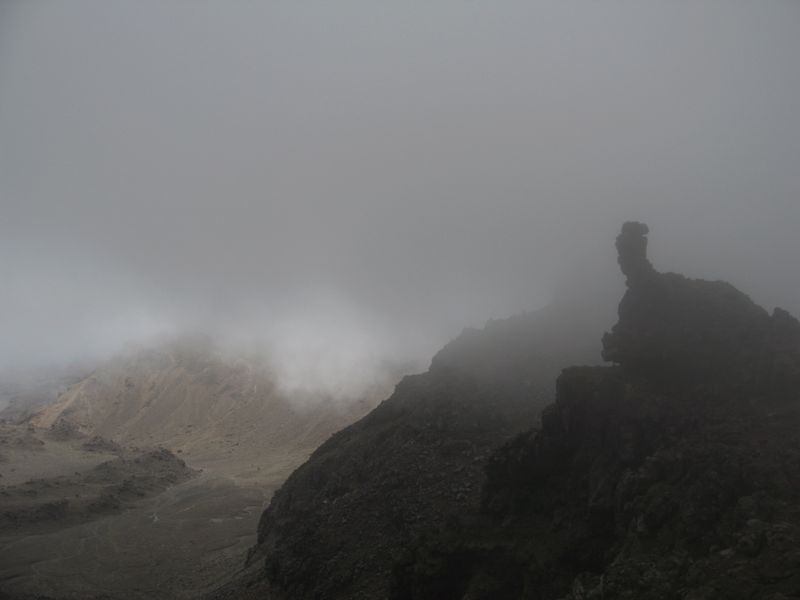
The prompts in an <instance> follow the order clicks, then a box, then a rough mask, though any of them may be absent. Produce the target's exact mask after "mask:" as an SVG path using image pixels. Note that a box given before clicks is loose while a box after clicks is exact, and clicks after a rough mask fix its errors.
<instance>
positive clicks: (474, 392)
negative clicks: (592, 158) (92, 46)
mask: <svg viewBox="0 0 800 600" xmlns="http://www.w3.org/2000/svg"><path fill="white" fill-rule="evenodd" d="M581 308H582V307H581V306H580V305H571V304H567V303H565V304H563V305H554V306H550V307H547V308H545V309H542V310H540V311H537V312H533V313H528V314H523V315H519V316H517V317H513V318H510V319H506V320H499V321H492V322H490V323H489V324H487V326H486V327H485V328H484V329H483V330H480V331H479V330H467V331H465V332H464V333H463V334H462V335H461V336H460V337H458V338H457V339H456V340H454V341H453V342H451V343H450V344H449V345H447V346H446V347H445V348H444V349H443V350H442V351H441V352H439V353H438V354H437V355H436V356H435V357H434V359H433V361H432V364H431V367H430V369H429V371H428V372H427V373H424V374H421V375H415V376H410V377H406V378H404V379H403V380H402V382H401V383H400V384H399V385H398V386H397V388H396V389H395V392H394V394H393V395H392V396H391V397H390V398H389V399H388V400H386V401H384V402H383V403H382V404H381V405H380V406H378V407H377V408H376V409H375V410H373V411H372V412H371V413H370V414H369V415H368V416H366V417H365V418H363V419H362V420H361V421H359V422H357V423H355V424H354V425H351V426H350V427H348V428H346V429H344V430H342V431H340V432H339V433H337V434H336V435H334V436H333V437H332V438H331V439H330V440H328V441H327V442H326V443H324V444H323V445H322V446H321V447H320V448H319V449H317V450H316V451H315V452H314V453H313V455H312V456H311V458H310V459H309V461H308V462H307V463H306V464H304V465H303V466H302V467H300V468H299V469H298V470H297V471H295V472H294V473H293V474H292V476H291V477H290V478H289V480H288V481H287V482H286V483H285V484H284V485H283V486H282V487H281V489H280V490H279V491H278V492H277V493H276V494H275V496H274V497H273V499H272V502H271V504H270V507H269V509H268V510H267V511H266V512H265V513H264V514H263V516H262V518H261V522H260V524H259V528H258V544H257V546H256V547H255V548H254V549H253V550H252V553H251V557H250V560H249V565H250V573H249V574H248V575H247V576H246V577H245V578H244V580H240V581H237V582H233V583H231V584H229V585H228V586H226V587H225V588H224V589H222V590H220V591H218V592H217V593H216V594H215V595H214V597H215V598H242V597H248V598H249V597H253V598H256V597H264V596H263V594H267V593H269V594H272V595H273V596H275V597H278V598H283V597H285V598H298V599H300V598H382V597H386V595H387V594H388V593H389V582H390V575H391V570H392V566H393V565H394V564H395V562H396V561H397V560H398V559H399V558H400V557H401V556H402V553H403V550H404V549H405V548H406V547H407V546H408V545H409V544H410V543H412V541H413V540H414V539H416V537H417V536H419V535H421V534H423V533H425V532H429V531H432V530H435V529H437V528H439V527H441V526H443V525H444V524H445V523H446V522H447V521H448V520H449V519H452V518H453V517H454V516H455V515H459V514H461V513H463V512H465V511H467V510H469V509H470V507H472V506H474V505H476V504H477V502H478V501H479V498H480V490H481V485H482V482H483V479H484V468H485V465H486V461H487V459H488V457H489V456H490V455H491V453H492V451H493V450H495V449H496V447H497V446H498V445H500V444H501V443H502V442H503V441H505V440H507V439H508V438H509V437H511V436H513V435H514V434H516V433H518V432H520V431H522V430H524V429H525V428H527V427H529V426H530V424H531V423H533V422H534V421H535V419H536V418H537V416H538V413H539V411H540V410H541V408H542V407H543V406H545V405H546V404H547V403H548V402H549V401H550V400H551V398H552V395H553V391H554V388H553V386H554V382H555V379H556V377H557V375H558V373H559V372H560V370H561V369H562V368H563V367H564V366H566V365H569V364H571V363H574V362H588V363H592V362H597V360H598V359H599V349H600V348H599V343H598V340H599V336H600V333H601V332H602V329H603V326H604V325H603V324H602V321H601V319H600V318H598V314H596V311H595V310H592V309H590V308H586V309H585V310H582V309H581ZM584 308H585V306H584ZM267 590H269V591H267ZM270 597H271V596H270Z"/></svg>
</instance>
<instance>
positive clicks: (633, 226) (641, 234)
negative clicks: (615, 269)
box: [617, 221, 655, 286]
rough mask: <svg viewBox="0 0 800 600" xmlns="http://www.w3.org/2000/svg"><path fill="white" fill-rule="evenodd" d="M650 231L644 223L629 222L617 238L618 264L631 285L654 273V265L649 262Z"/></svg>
mask: <svg viewBox="0 0 800 600" xmlns="http://www.w3.org/2000/svg"><path fill="white" fill-rule="evenodd" d="M649 232H650V229H649V228H648V227H647V225H645V224H644V223H639V222H637V221H628V222H626V223H625V224H624V225H623V226H622V231H621V232H620V234H619V235H618V236H617V253H618V254H619V256H618V258H617V262H618V263H619V266H620V268H621V269H622V272H623V273H624V274H625V277H627V278H628V279H627V283H628V285H629V286H630V284H631V283H632V282H633V281H635V280H637V279H639V278H641V277H643V276H646V275H648V274H650V273H654V272H655V269H653V265H652V264H650V261H649V260H647V234H648V233H649Z"/></svg>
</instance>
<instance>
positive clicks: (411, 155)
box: [0, 1, 800, 388]
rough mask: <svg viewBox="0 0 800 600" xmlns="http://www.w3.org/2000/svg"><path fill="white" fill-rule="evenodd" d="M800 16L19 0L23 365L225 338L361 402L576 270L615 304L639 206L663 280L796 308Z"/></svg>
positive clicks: (11, 69)
mask: <svg viewBox="0 0 800 600" xmlns="http://www.w3.org/2000/svg"><path fill="white" fill-rule="evenodd" d="M798 23H800V5H798V4H797V3H794V2H773V3H769V4H766V5H765V4H763V3H751V2H744V1H742V2H731V1H726V2H693V3H658V4H656V3H634V2H604V3H577V2H575V3H573V2H505V3H502V4H500V5H498V4H490V3H478V2H437V3H434V4H430V3H424V4H423V3H398V4H395V5H392V6H386V5H384V4H381V3H378V4H376V3H370V2H336V3H321V2H320V3H295V2H269V3H254V2H224V3H222V2H146V1H145V2H142V1H140V2H129V3H121V2H114V3H109V2H105V1H97V2H88V1H76V2H70V3H32V2H24V1H17V2H14V1H6V2H3V3H2V4H0V280H2V282H3V294H2V295H0V331H2V332H3V335H2V336H0V369H3V368H9V367H12V366H35V365H41V364H45V363H58V362H62V363H63V362H67V361H75V360H87V359H91V360H96V359H100V358H102V357H104V356H107V355H109V354H110V353H113V352H115V351H117V350H118V349H119V348H121V347H122V346H123V345H124V344H125V343H127V342H130V341H144V340H148V339H152V338H154V337H157V336H163V335H178V334H180V333H181V332H185V331H195V330H202V331H207V332H210V333H212V334H214V335H216V336H218V337H220V338H223V339H224V340H226V343H228V344H229V345H236V344H239V343H241V344H242V345H248V344H254V343H262V344H266V345H268V346H269V347H270V348H272V349H273V351H274V354H275V356H278V357H280V359H276V360H278V368H279V369H280V370H281V371H282V373H283V374H284V381H285V382H286V385H288V386H289V387H290V388H291V386H292V385H298V386H302V385H304V382H305V383H307V382H309V381H313V382H317V383H319V382H322V383H323V384H324V383H326V382H330V383H331V385H333V386H342V385H345V382H346V381H348V380H353V379H358V378H360V379H363V378H365V377H366V376H368V374H369V373H370V372H375V371H378V370H380V369H382V368H383V366H382V365H384V366H385V365H386V364H387V362H388V363H391V364H399V363H403V362H411V363H413V364H420V365H424V364H425V363H426V362H427V361H428V360H429V359H430V356H431V355H432V353H433V352H434V351H435V350H436V349H437V348H438V347H439V346H441V345H442V343H444V342H446V341H447V340H448V339H449V338H450V337H452V336H453V335H455V334H456V333H457V332H458V331H459V330H460V329H461V328H463V327H466V326H475V325H480V324H481V323H482V322H484V321H485V320H486V319H488V318H492V317H504V316H507V315H510V314H514V313H517V312H520V311H523V310H527V309H533V308H537V307H540V306H543V305H545V304H547V303H548V302H549V301H550V300H551V299H552V298H553V297H554V295H555V294H556V290H558V289H563V288H564V287H565V286H566V287H571V288H573V289H574V288H575V287H576V286H577V287H580V285H578V284H576V282H579V283H580V284H581V285H583V284H584V283H585V284H586V288H585V289H587V290H591V289H593V288H592V286H593V285H596V284H599V285H610V286H613V287H614V289H618V290H619V294H620V295H621V293H622V289H623V282H622V278H621V276H620V275H619V274H618V272H617V266H616V254H615V252H614V248H613V240H614V236H615V235H616V233H617V231H618V229H619V226H620V224H621V223H622V222H623V221H625V220H629V219H635V220H641V221H645V222H647V223H648V224H649V225H650V228H651V230H652V232H653V236H652V241H651V246H650V249H651V250H650V254H651V257H652V259H653V262H654V263H655V266H656V267H657V268H659V269H663V270H674V271H679V272H682V273H685V274H686V275H688V276H690V277H704V278H722V279H726V280H728V281H730V282H732V283H733V284H734V285H736V286H738V287H740V288H741V289H743V290H745V291H747V292H748V293H750V294H751V295H752V296H753V298H754V299H755V300H756V301H757V302H760V303H762V304H764V305H766V306H768V307H772V306H775V305H780V306H783V307H785V308H788V309H790V310H794V311H798V309H800V288H798V286H797V281H799V280H800V263H798V261H797V257H798V256H800V236H798V235H797V226H798V224H800V170H798V165H800V120H799V119H798V118H797V107H798V106H800V70H798V69H797V64H796V63H797V57H798V56H800V36H798V35H797V26H798ZM588 293H591V292H588ZM610 325H611V323H609V326H610ZM315 385H316V383H315Z"/></svg>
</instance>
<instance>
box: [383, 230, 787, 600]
mask: <svg viewBox="0 0 800 600" xmlns="http://www.w3.org/2000/svg"><path fill="white" fill-rule="evenodd" d="M646 234H647V228H646V226H644V225H641V224H638V223H627V224H626V225H625V226H624V227H623V231H622V233H621V235H620V236H619V238H618V240H617V249H618V251H619V262H620V266H621V268H622V270H623V272H624V274H625V275H626V277H627V286H628V291H627V293H626V294H625V297H624V298H623V300H622V302H621V304H620V307H619V322H618V324H617V325H616V326H615V327H614V328H613V329H612V331H611V332H610V333H609V334H607V335H606V336H605V338H604V340H603V345H604V357H605V358H606V359H608V360H611V361H613V362H615V363H617V365H616V366H611V367H595V368H571V369H567V370H566V371H565V372H564V373H563V374H562V375H561V377H560V378H559V381H558V386H557V394H556V402H555V404H553V405H551V406H549V407H548V408H547V409H546V410H545V411H544V414H543V416H542V421H541V427H540V428H539V429H537V430H531V431H528V432H526V433H524V434H521V435H520V436H518V437H517V438H516V439H514V440H513V441H511V442H509V443H508V444H506V445H505V446H504V447H503V448H502V449H500V450H499V451H498V452H496V453H495V454H494V455H493V456H492V457H491V459H490V460H489V464H488V467H487V479H486V482H485V484H484V486H483V490H482V494H481V502H480V504H479V505H476V506H475V510H474V512H473V513H472V514H470V515H467V516H464V517H463V518H460V519H457V520H453V521H451V522H450V523H448V524H446V525H445V527H442V528H440V529H439V530H438V531H437V532H435V533H432V534H430V535H428V536H426V537H425V538H423V537H420V538H418V539H417V541H416V543H413V544H410V545H409V549H408V554H407V555H406V557H405V558H404V559H403V560H401V561H399V562H398V564H397V565H396V566H395V570H394V577H393V587H392V594H391V596H392V597H393V598H398V599H399V598H415V599H416V598H431V599H433V598H436V599H442V598H470V599H477V598H482V599H483V598H485V599H489V598H492V599H512V598H514V599H516V598H537V599H538V598H553V599H556V598H559V599H563V600H586V599H590V598H597V599H600V598H602V599H606V600H607V599H617V598H619V599H623V598H630V599H633V598H636V599H645V600H647V599H652V600H662V599H663V600H666V599H673V598H675V599H682V600H700V599H712V598H713V599H716V598H726V599H733V600H739V599H741V600H745V599H748V600H749V599H771V600H779V599H788V598H800V508H799V507H800V433H798V432H800V410H798V409H800V394H799V393H798V389H800V388H798V384H800V324H798V322H797V321H796V320H795V319H794V318H793V317H791V316H790V315H788V313H786V312H785V311H782V310H780V309H776V310H775V311H774V312H773V313H772V314H771V315H770V314H768V313H767V312H766V311H765V310H763V309H762V308H760V307H758V306H757V305H755V304H754V303H753V302H752V301H751V300H750V299H749V298H748V297H747V296H745V295H744V294H742V293H741V292H739V291H738V290H736V289H735V288H733V287H732V286H730V285H728V284H726V283H722V282H709V281H701V280H691V279H687V278H685V277H682V276H680V275H675V274H661V273H658V272H657V271H656V270H655V269H654V268H653V267H652V265H651V264H650V262H649V261H648V259H647V256H646V246H647V240H646V237H645V236H646Z"/></svg>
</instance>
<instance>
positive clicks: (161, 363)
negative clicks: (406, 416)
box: [30, 336, 385, 464]
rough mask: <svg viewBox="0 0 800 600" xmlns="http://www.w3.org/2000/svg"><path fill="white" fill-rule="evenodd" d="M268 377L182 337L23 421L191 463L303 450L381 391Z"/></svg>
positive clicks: (131, 356) (117, 363)
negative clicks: (294, 387) (152, 449)
mask: <svg viewBox="0 0 800 600" xmlns="http://www.w3.org/2000/svg"><path fill="white" fill-rule="evenodd" d="M274 381H275V380H274V376H273V374H272V373H270V372H269V370H268V369H266V368H264V367H263V365H261V364H259V363H254V362H248V361H245V360H242V359H239V360H231V359H228V358H226V357H224V356H223V355H222V354H221V353H220V352H219V350H217V348H216V347H215V346H214V344H213V343H212V342H211V341H210V340H209V339H207V338H205V337H202V336H189V337H185V338H181V339H178V340H174V341H172V342H170V343H168V344H165V345H163V346H161V347H156V348H146V349H140V350H138V351H135V352H132V353H128V354H124V355H121V356H119V357H117V358H115V359H114V360H112V361H110V362H109V363H107V364H105V365H103V366H102V367H100V368H98V369H97V370H96V371H95V372H94V373H92V374H91V375H90V376H88V377H86V378H85V379H83V380H82V381H80V382H79V383H77V384H76V385H74V386H72V387H71V388H69V389H68V390H67V391H66V392H65V393H63V394H62V395H61V396H60V397H59V399H58V400H57V401H56V402H55V403H53V404H51V405H49V406H47V407H45V408H44V409H42V410H40V411H39V412H38V413H37V414H35V415H34V416H33V417H32V418H31V419H30V423H31V424H33V425H34V426H36V427H42V428H56V429H58V428H66V429H74V430H76V431H77V432H79V433H81V434H85V435H92V436H102V437H105V438H108V439H113V440H115V441H117V442H119V443H121V444H133V445H146V446H154V445H158V446H164V447H167V448H170V449H171V450H173V451H180V452H182V453H184V455H185V456H187V457H188V458H190V459H192V461H193V462H194V463H197V462H199V463H208V462H209V461H225V460H227V459H228V458H231V459H232V460H235V461H238V462H240V463H242V464H245V463H247V462H248V459H252V461H251V462H259V463H261V462H263V459H264V456H265V455H269V454H298V453H300V454H301V455H302V453H307V452H310V451H311V450H312V449H313V448H315V447H316V446H318V445H319V444H320V443H321V442H322V441H324V440H325V439H326V438H327V437H328V436H329V435H330V434H331V433H333V432H334V431H337V430H338V429H341V428H342V427H344V426H345V425H347V424H349V423H351V422H353V421H354V420H355V419H357V418H358V417H360V416H361V415H363V414H364V413H366V412H367V411H368V410H369V409H370V408H372V406H374V404H375V403H376V402H377V400H378V399H379V398H380V397H381V396H382V394H384V393H385V389H384V388H381V387H378V388H376V389H375V390H371V391H370V392H369V393H368V394H367V396H366V397H364V398H359V399H355V400H354V401H352V402H337V401H334V400H333V399H332V398H319V397H315V398H298V397H292V398H288V397H287V396H286V395H285V394H284V393H281V391H280V390H278V389H277V388H276V385H275V383H274ZM276 458H277V457H276ZM256 459H258V460H256Z"/></svg>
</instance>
